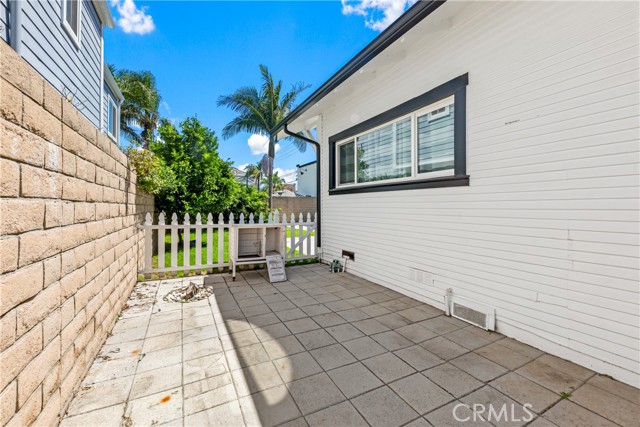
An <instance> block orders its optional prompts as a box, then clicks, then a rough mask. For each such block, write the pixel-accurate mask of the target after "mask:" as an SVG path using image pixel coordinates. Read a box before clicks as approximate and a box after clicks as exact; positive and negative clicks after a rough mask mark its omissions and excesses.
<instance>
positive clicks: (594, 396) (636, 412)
mask: <svg viewBox="0 0 640 427" xmlns="http://www.w3.org/2000/svg"><path fill="white" fill-rule="evenodd" d="M543 357H544V356H543ZM571 401H572V402H575V403H577V404H578V405H580V406H582V407H585V408H587V409H589V410H591V411H593V412H595V413H597V414H599V415H601V416H603V417H604V418H607V419H609V420H611V421H613V422H615V423H618V424H620V425H622V426H629V427H631V426H637V425H638V424H639V422H640V406H638V405H640V402H639V401H636V402H635V403H631V402H629V401H628V400H625V399H620V398H619V397H618V396H615V395H613V394H611V393H607V392H606V391H604V390H602V389H599V388H597V387H595V386H593V385H591V384H585V385H583V386H582V387H580V388H579V389H577V390H576V391H575V392H573V393H572V395H571Z"/></svg>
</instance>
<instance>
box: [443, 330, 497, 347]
mask: <svg viewBox="0 0 640 427" xmlns="http://www.w3.org/2000/svg"><path fill="white" fill-rule="evenodd" d="M470 328H475V326H469V327H466V328H462V329H458V330H456V331H453V332H449V333H448V334H445V335H443V336H444V337H445V338H447V339H448V340H450V341H453V342H455V343H456V344H458V345H461V346H462V347H465V348H467V349H469V350H475V349H477V348H480V347H484V346H485V345H487V344H490V343H491V341H489V340H488V339H485V338H483V337H481V336H480V335H477V334H474V333H473V332H471V330H470Z"/></svg>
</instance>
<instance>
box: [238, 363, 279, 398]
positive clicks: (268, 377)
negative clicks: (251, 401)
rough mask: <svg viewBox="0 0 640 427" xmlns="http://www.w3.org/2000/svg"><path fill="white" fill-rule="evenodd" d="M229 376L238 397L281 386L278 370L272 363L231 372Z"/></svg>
mask: <svg viewBox="0 0 640 427" xmlns="http://www.w3.org/2000/svg"><path fill="white" fill-rule="evenodd" d="M231 376H232V378H233V382H234V384H235V385H236V390H237V392H238V395H239V396H247V395H249V394H252V393H255V392H257V391H262V390H266V389H268V388H271V387H275V386H277V385H280V384H282V380H281V379H280V375H279V374H278V370H277V369H276V367H275V366H273V363H272V362H265V363H259V364H257V365H253V366H249V367H247V368H244V369H238V370H236V371H232V372H231Z"/></svg>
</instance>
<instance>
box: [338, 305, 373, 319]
mask: <svg viewBox="0 0 640 427" xmlns="http://www.w3.org/2000/svg"><path fill="white" fill-rule="evenodd" d="M337 313H338V315H339V316H340V317H342V318H343V319H344V320H346V321H347V322H355V321H358V320H363V319H368V318H370V317H371V316H369V315H368V314H367V313H365V312H364V311H362V310H360V309H359V308H351V309H349V310H343V311H338V312H337Z"/></svg>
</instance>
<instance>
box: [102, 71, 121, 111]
mask: <svg viewBox="0 0 640 427" xmlns="http://www.w3.org/2000/svg"><path fill="white" fill-rule="evenodd" d="M104 81H105V82H106V83H107V86H109V89H111V92H113V94H114V95H115V96H116V98H118V101H120V102H122V101H124V95H123V94H122V91H120V88H119V87H118V83H116V79H115V78H114V77H113V74H111V70H110V69H109V66H108V65H107V64H104Z"/></svg>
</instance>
